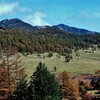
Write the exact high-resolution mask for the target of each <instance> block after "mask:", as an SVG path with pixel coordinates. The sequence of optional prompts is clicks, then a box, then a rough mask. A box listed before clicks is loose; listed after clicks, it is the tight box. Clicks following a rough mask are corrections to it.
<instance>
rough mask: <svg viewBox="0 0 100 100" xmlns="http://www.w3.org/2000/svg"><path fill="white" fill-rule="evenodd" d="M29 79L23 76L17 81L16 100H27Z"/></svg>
mask: <svg viewBox="0 0 100 100" xmlns="http://www.w3.org/2000/svg"><path fill="white" fill-rule="evenodd" d="M27 85H28V83H27V80H26V79H25V77H21V78H20V80H19V81H18V82H17V86H16V90H15V91H14V95H15V100H27V99H26V96H27Z"/></svg>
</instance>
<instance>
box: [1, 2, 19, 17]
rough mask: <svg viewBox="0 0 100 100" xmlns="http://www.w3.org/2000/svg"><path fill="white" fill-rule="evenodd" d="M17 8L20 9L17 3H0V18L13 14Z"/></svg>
mask: <svg viewBox="0 0 100 100" xmlns="http://www.w3.org/2000/svg"><path fill="white" fill-rule="evenodd" d="M16 7H18V3H17V2H15V3H5V2H1V3H0V16H1V15H6V14H9V13H12V12H13V11H14V10H15V8H16Z"/></svg>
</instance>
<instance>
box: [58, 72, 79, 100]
mask: <svg viewBox="0 0 100 100" xmlns="http://www.w3.org/2000/svg"><path fill="white" fill-rule="evenodd" d="M57 80H58V83H59V85H60V86H61V89H62V92H63V94H64V98H65V99H68V100H77V99H78V98H79V90H78V87H77V86H76V85H75V84H74V82H73V80H72V79H71V78H70V76H69V75H68V73H67V72H66V71H64V72H63V73H61V74H60V75H59V76H58V78H57Z"/></svg>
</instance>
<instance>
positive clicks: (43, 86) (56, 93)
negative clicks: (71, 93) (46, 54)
mask: <svg viewBox="0 0 100 100" xmlns="http://www.w3.org/2000/svg"><path fill="white" fill-rule="evenodd" d="M29 87H31V88H30V89H31V93H30V94H31V97H32V95H34V93H35V99H31V100H61V99H62V93H61V90H60V87H59V85H58V84H57V82H56V81H55V78H54V75H53V74H51V73H50V72H49V71H48V70H47V68H46V67H45V65H44V64H42V63H39V65H38V66H37V69H36V72H34V73H33V75H32V77H31V81H30V86H29ZM32 89H33V91H32Z"/></svg>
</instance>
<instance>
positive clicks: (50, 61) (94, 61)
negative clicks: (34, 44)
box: [20, 50, 100, 76]
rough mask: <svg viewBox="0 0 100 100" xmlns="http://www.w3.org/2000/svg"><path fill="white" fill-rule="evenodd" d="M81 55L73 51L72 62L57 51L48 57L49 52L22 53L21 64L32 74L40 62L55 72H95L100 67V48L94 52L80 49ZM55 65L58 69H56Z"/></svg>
mask: <svg viewBox="0 0 100 100" xmlns="http://www.w3.org/2000/svg"><path fill="white" fill-rule="evenodd" d="M78 53H79V56H78V57H77V56H76V53H75V52H73V53H72V57H73V59H72V60H71V61H70V62H65V57H64V56H61V55H60V58H59V57H58V54H57V53H53V56H52V57H47V55H48V53H44V54H39V55H37V54H36V53H34V54H32V55H27V56H24V55H22V54H20V56H21V59H22V62H21V65H22V66H23V67H25V68H26V71H27V73H28V75H29V76H30V75H32V73H33V72H34V71H35V69H36V67H37V65H38V63H39V62H42V63H45V65H46V66H47V68H48V69H49V70H50V71H51V72H53V73H60V72H63V71H67V72H68V73H70V74H95V71H96V70H98V69H100V50H97V51H95V52H94V53H89V52H85V51H82V50H80V51H78ZM54 66H56V68H57V70H56V71H54Z"/></svg>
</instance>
